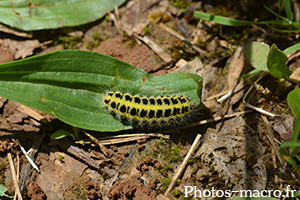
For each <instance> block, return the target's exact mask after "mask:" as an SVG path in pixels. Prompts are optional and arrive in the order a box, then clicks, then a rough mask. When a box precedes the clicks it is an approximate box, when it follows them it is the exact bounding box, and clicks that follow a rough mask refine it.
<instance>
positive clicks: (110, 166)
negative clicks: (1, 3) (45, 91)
mask: <svg viewBox="0 0 300 200" xmlns="http://www.w3.org/2000/svg"><path fill="white" fill-rule="evenodd" d="M138 2H141V1H138V0H131V1H128V2H127V3H126V4H125V5H123V6H121V7H120V8H119V10H118V12H116V11H115V12H112V13H110V14H108V15H107V16H106V17H105V18H104V19H101V20H98V21H96V22H93V23H90V24H87V25H83V26H79V27H72V28H62V29H57V30H52V31H37V32H34V34H33V38H31V39H28V38H22V37H18V36H14V35H12V34H7V33H2V32H1V33H0V55H1V56H0V63H6V62H10V61H14V60H16V59H21V58H25V57H28V56H32V55H41V54H45V53H48V52H52V51H56V50H65V49H79V50H86V51H93V52H98V53H101V54H106V55H109V56H113V57H115V58H117V59H119V60H121V61H124V62H126V63H129V64H131V65H133V66H135V67H138V68H141V69H143V70H145V71H146V72H148V73H150V74H153V75H163V74H167V73H194V74H198V75H200V76H202V77H203V78H204V83H203V90H202V102H203V104H202V106H201V109H199V110H198V111H197V112H199V113H198V114H196V115H195V117H194V118H195V119H193V121H199V122H200V121H201V122H203V120H207V119H214V120H213V121H208V122H205V121H204V122H203V123H202V124H201V125H197V126H190V127H188V128H185V129H181V130H180V131H179V132H178V131H176V130H175V129H174V130H172V131H171V133H168V134H156V135H154V136H153V137H152V136H151V137H150V135H149V136H136V137H135V138H133V139H130V140H127V138H126V139H116V140H110V141H105V142H106V143H103V144H105V146H106V147H107V148H108V151H109V155H110V156H108V157H107V156H105V155H104V154H103V153H102V151H100V148H99V146H98V145H97V144H95V143H94V142H92V141H90V142H87V139H88V136H86V135H84V134H82V135H81V136H80V137H81V138H80V140H77V141H74V140H72V138H71V137H67V138H64V139H61V140H50V136H51V134H53V133H54V132H55V131H57V130H60V129H65V130H72V127H70V126H69V125H67V124H64V123H63V122H61V121H59V120H58V119H56V118H55V117H54V116H51V115H49V114H45V113H42V112H40V111H38V110H35V109H31V108H28V107H26V106H23V105H21V104H19V103H16V102H14V101H11V100H8V99H4V98H1V97H0V100H1V101H0V152H1V157H0V172H1V176H0V183H1V184H2V185H4V186H5V187H6V188H7V189H8V191H7V194H10V195H13V194H14V192H15V186H14V177H13V176H12V173H11V167H10V162H11V159H10V157H11V156H12V160H13V161H14V163H15V168H16V170H17V171H18V173H17V174H19V178H17V179H18V180H17V181H19V182H23V183H24V184H23V185H24V186H23V187H22V188H21V189H22V191H23V198H24V199H137V200H138V199H143V200H144V199H192V197H193V196H194V195H195V194H194V193H193V192H190V193H189V194H188V195H187V196H186V192H187V191H186V189H187V188H188V187H185V186H192V187H194V186H195V187H196V188H197V189H199V190H202V191H203V190H209V191H211V190H212V189H215V190H218V191H219V193H218V195H220V198H219V199H227V198H226V197H225V196H224V195H223V197H221V196H222V195H221V194H222V191H226V190H227V191H237V190H242V189H248V190H264V189H270V190H280V191H285V189H286V188H287V187H288V185H290V187H291V189H293V190H299V189H300V187H299V180H298V179H297V178H296V177H295V171H294V170H295V169H294V168H292V167H291V166H289V165H288V164H287V163H286V162H285V161H284V159H283V158H282V157H281V155H280V153H279V152H278V149H279V146H280V143H281V142H283V141H288V140H289V139H290V138H291V135H292V132H293V125H294V117H293V115H292V112H291V111H290V109H289V107H288V104H287V94H288V92H289V91H291V90H292V86H291V85H290V84H289V83H283V82H282V81H281V80H279V79H276V78H274V77H272V76H271V75H270V74H267V75H265V76H264V77H262V78H261V79H260V80H257V79H256V80H252V81H253V83H252V84H253V86H254V87H251V88H250V85H251V84H247V83H248V82H247V81H245V80H244V79H241V80H238V78H239V77H240V76H241V75H243V74H245V73H247V72H249V71H251V70H252V69H253V68H252V67H251V65H250V63H249V61H248V60H247V58H246V55H245V51H244V50H245V46H246V45H248V44H249V43H251V42H252V41H258V42H264V43H267V44H269V45H270V46H271V45H272V44H273V43H275V44H276V45H277V46H278V47H279V49H286V48H288V47H289V46H292V45H293V44H295V43H296V42H297V41H298V39H297V38H298V37H299V35H297V34H283V33H278V32H276V31H274V30H272V29H270V28H269V27H267V26H265V25H261V26H258V25H249V26H242V27H228V26H222V25H219V24H216V23H213V22H210V21H204V20H200V19H198V18H195V17H193V15H192V13H193V11H194V10H195V9H196V10H202V11H204V12H208V13H216V14H219V15H226V14H227V16H229V17H231V18H233V17H235V18H238V19H243V20H250V21H251V20H254V19H256V20H259V21H262V20H266V19H265V18H268V17H269V18H272V17H273V18H274V16H272V15H271V14H270V15H267V16H266V14H265V13H266V12H267V11H266V10H264V8H263V6H262V5H261V4H256V5H253V4H251V3H249V5H246V7H247V9H245V7H244V8H242V7H241V5H240V4H236V3H233V2H231V1H228V4H226V5H224V4H222V3H220V2H222V1H220V2H219V1H215V3H214V4H205V3H202V4H200V5H199V4H198V5H197V7H195V6H194V7H193V5H195V4H196V3H195V2H192V1H186V3H185V4H183V5H179V3H178V2H180V1H177V3H174V2H175V1H173V3H172V4H171V3H170V2H169V1H156V0H146V1H143V3H138ZM183 2H185V1H183ZM223 2H224V1H223ZM234 2H235V1H234ZM267 6H268V7H270V8H272V9H276V6H277V5H276V4H274V5H273V4H271V5H267ZM183 8H185V9H186V8H189V9H187V11H186V12H182V11H181V9H183ZM295 12H296V11H295ZM260 16H263V17H260ZM168 27H169V28H172V30H173V32H172V31H169V29H168ZM174 32H175V33H174ZM176 35H179V36H181V37H177V36H176ZM182 38H183V39H184V40H183V39H182ZM149 41H151V42H149ZM187 41H188V42H187ZM149 43H150V45H149ZM153 43H155V44H156V46H155V45H152V44H153ZM157 46H158V47H159V48H157ZM299 61H300V60H299V56H293V57H292V58H291V59H289V61H288V66H289V67H290V68H291V69H296V68H297V66H298V63H299ZM238 84H245V87H244V88H243V89H242V90H240V91H239V92H237V93H235V94H233V95H231V96H230V97H229V98H227V99H224V100H222V101H218V100H219V99H220V97H221V96H222V95H224V94H226V92H228V91H230V90H232V89H233V88H235V87H236V86H237V85H238ZM245 102H247V103H249V104H251V105H253V106H256V107H259V108H260V109H262V110H265V111H267V112H269V113H272V114H274V116H275V117H274V116H269V115H265V114H263V113H260V112H257V111H254V110H252V109H250V108H249V107H247V106H246V103H245ZM218 117H219V118H218ZM45 121H46V122H45ZM88 132H89V133H90V134H92V135H93V136H94V137H96V138H100V137H102V136H103V134H104V135H122V134H125V133H126V134H129V133H138V132H140V130H130V131H126V132H121V133H100V132H90V131H88ZM162 133H164V132H162ZM197 136H198V137H197ZM195 138H196V139H199V138H200V139H199V140H198V141H196V142H195ZM38 139H41V141H40V145H39V148H38V150H37V153H36V155H35V156H34V158H35V159H34V162H35V163H36V165H37V167H38V168H39V171H40V172H37V171H36V170H34V169H31V168H30V167H28V166H30V165H29V164H28V161H27V159H26V158H25V156H24V154H23V153H22V151H21V150H20V145H19V144H18V143H17V140H18V141H19V143H20V144H21V145H22V146H23V147H24V148H25V149H26V150H28V149H30V148H32V147H33V146H34V145H36V143H38ZM83 141H84V142H83ZM100 142H102V140H101V139H100ZM193 143H196V146H195V149H193V151H192V155H191V157H190V158H189V161H188V163H187V166H184V168H183V169H184V170H183V173H182V174H181V176H179V178H178V179H177V181H176V182H175V185H174V187H172V188H170V189H168V187H170V183H171V182H172V178H173V177H174V174H176V173H177V172H178V168H180V167H181V165H182V163H183V160H184V158H185V156H186V155H187V153H188V152H189V151H190V148H191V146H192V144H193ZM297 184H298V185H297ZM232 195H233V196H234V194H233V193H232ZM3 198H6V197H3ZM7 199H9V198H7ZM199 199H213V197H212V195H211V196H210V197H199Z"/></svg>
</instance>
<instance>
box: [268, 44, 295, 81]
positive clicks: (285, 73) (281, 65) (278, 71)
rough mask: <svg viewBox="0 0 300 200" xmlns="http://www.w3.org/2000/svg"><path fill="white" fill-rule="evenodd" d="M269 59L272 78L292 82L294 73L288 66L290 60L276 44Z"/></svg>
mask: <svg viewBox="0 0 300 200" xmlns="http://www.w3.org/2000/svg"><path fill="white" fill-rule="evenodd" d="M267 58H268V59H267V67H268V69H269V71H270V73H271V74H272V76H274V77H275V78H284V79H286V80H290V78H289V76H290V75H291V74H292V71H291V70H290V69H289V68H288V66H287V65H286V62H287V60H288V58H287V56H286V55H285V53H283V52H282V51H281V50H279V49H278V48H277V46H276V45H275V44H273V45H272V47H271V49H270V52H269V54H268V57H267Z"/></svg>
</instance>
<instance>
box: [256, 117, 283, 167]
mask: <svg viewBox="0 0 300 200" xmlns="http://www.w3.org/2000/svg"><path fill="white" fill-rule="evenodd" d="M261 118H262V119H263V121H264V123H265V125H266V128H267V133H268V134H267V138H268V140H269V141H270V143H271V146H272V147H273V149H274V151H275V154H276V156H277V158H278V160H279V161H280V162H281V163H283V162H284V160H283V159H282V158H281V156H280V153H279V151H278V150H277V149H278V148H279V147H278V146H277V145H276V143H275V142H274V138H275V136H274V134H273V130H272V128H271V126H270V124H269V121H268V119H267V117H266V116H263V115H261ZM273 159H275V161H276V158H273Z"/></svg>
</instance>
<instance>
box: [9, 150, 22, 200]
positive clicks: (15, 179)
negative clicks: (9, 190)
mask: <svg viewBox="0 0 300 200" xmlns="http://www.w3.org/2000/svg"><path fill="white" fill-rule="evenodd" d="M7 159H8V162H9V166H10V170H11V175H12V178H13V182H14V185H15V190H16V193H17V196H18V198H19V200H21V199H23V198H22V194H21V191H20V188H19V185H18V179H17V176H16V170H15V166H14V161H13V159H12V156H11V153H7Z"/></svg>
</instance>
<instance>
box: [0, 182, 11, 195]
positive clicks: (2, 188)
mask: <svg viewBox="0 0 300 200" xmlns="http://www.w3.org/2000/svg"><path fill="white" fill-rule="evenodd" d="M6 191H7V188H6V187H5V186H3V185H0V197H9V198H14V197H13V196H9V195H7V194H5V192H6Z"/></svg>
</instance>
